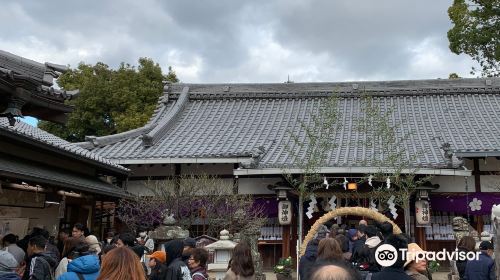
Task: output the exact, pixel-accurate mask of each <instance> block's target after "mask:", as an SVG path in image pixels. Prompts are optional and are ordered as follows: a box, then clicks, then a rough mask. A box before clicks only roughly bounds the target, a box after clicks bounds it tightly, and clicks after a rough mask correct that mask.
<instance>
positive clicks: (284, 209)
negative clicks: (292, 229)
mask: <svg viewBox="0 0 500 280" xmlns="http://www.w3.org/2000/svg"><path fill="white" fill-rule="evenodd" d="M278 220H279V222H280V225H284V226H285V225H289V224H291V223H292V203H291V202H290V201H288V200H283V201H280V202H279V203H278Z"/></svg>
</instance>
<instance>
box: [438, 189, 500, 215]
mask: <svg viewBox="0 0 500 280" xmlns="http://www.w3.org/2000/svg"><path fill="white" fill-rule="evenodd" d="M468 202H469V203H467V196H466V195H465V194H453V195H439V196H438V195H434V196H431V210H432V211H445V212H455V213H458V214H467V208H468V209H469V214H470V215H490V214H491V207H492V206H493V205H494V204H500V194H498V193H469V195H468ZM471 203H472V205H471Z"/></svg>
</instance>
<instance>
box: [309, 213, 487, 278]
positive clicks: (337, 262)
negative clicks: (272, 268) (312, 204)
mask: <svg viewBox="0 0 500 280" xmlns="http://www.w3.org/2000/svg"><path fill="white" fill-rule="evenodd" d="M383 244H389V245H392V247H394V248H395V249H396V251H397V252H404V251H407V252H409V253H408V254H407V255H405V257H403V254H399V255H398V256H397V258H398V259H397V260H396V262H395V263H394V264H393V265H391V266H390V267H382V266H381V265H380V264H379V262H377V260H376V258H375V253H376V250H377V248H378V247H379V246H381V245H383ZM475 246H476V242H475V241H474V239H473V238H472V237H470V236H466V237H464V238H462V240H461V241H460V242H459V245H458V248H457V249H458V251H459V252H460V251H464V252H466V253H467V252H473V251H474V249H475ZM479 250H480V254H479V259H478V260H466V261H461V262H457V263H456V266H457V269H458V271H459V274H460V275H459V277H460V279H461V280H462V279H465V280H494V279H495V265H494V261H493V259H492V255H493V245H492V243H491V242H489V241H483V242H481V244H480V245H479ZM419 252H424V251H423V250H422V249H421V247H420V246H419V245H418V244H416V243H408V238H407V236H405V235H404V234H393V226H392V224H391V223H389V222H385V223H376V224H375V225H368V223H367V222H366V221H364V220H361V221H360V223H359V225H358V226H357V227H356V228H353V229H349V230H347V229H345V227H344V226H338V225H336V224H335V225H333V226H332V228H331V229H329V228H328V227H327V226H325V225H323V226H322V227H321V228H320V230H319V231H318V232H317V234H316V236H315V238H314V239H313V240H312V241H311V242H309V243H308V245H307V248H306V251H305V254H304V256H302V257H301V259H300V262H299V274H300V279H301V280H310V279H312V280H351V279H367V280H369V279H372V280H377V279H381V280H382V279H383V280H391V279H397V280H405V279H413V280H432V274H431V273H430V271H429V269H428V266H427V261H426V260H419V261H416V255H417V253H419Z"/></svg>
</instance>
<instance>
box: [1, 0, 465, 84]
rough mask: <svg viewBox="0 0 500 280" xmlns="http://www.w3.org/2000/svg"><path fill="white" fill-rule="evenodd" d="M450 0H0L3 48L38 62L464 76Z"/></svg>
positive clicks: (264, 76) (201, 70) (298, 74)
mask: <svg viewBox="0 0 500 280" xmlns="http://www.w3.org/2000/svg"><path fill="white" fill-rule="evenodd" d="M450 4H451V0H449V1H437V2H436V1H431V0H423V1H397V0H382V1H368V0H363V1H361V0H353V1H327V0H313V1H306V0H303V1H299V0H288V1H285V0H275V1H264V0H257V1H237V0H221V1H206V0H186V1H181V0H171V1H155V0H145V1H128V0H127V1H119V0H112V1H99V0H89V1H63V0H53V1H36V0H25V1H18V2H11V3H7V4H4V5H3V8H2V10H0V17H2V19H3V22H4V26H3V27H4V28H3V32H2V33H1V34H0V48H2V49H5V50H7V51H10V52H13V53H16V54H19V55H22V56H26V57H28V58H32V59H35V60H40V61H51V62H55V63H64V64H66V63H68V64H71V65H72V66H76V65H77V63H78V62H80V61H84V62H86V63H95V62H97V61H102V62H105V63H107V64H109V65H111V66H117V65H118V64H119V63H120V62H122V61H124V62H128V63H135V62H136V61H137V59H138V58H139V57H144V56H147V57H151V58H153V59H154V60H155V61H157V62H159V63H160V64H161V65H162V67H163V68H164V70H166V68H167V66H168V65H172V66H173V67H174V69H175V70H176V71H177V72H178V75H179V77H180V78H181V80H182V81H185V82H283V81H285V80H286V78H287V75H291V78H292V80H295V81H297V82H301V81H303V82H305V81H339V80H363V79H419V78H438V77H441V78H443V77H446V76H447V75H448V74H449V73H451V72H458V73H459V74H461V75H467V73H468V70H469V69H470V66H471V65H472V61H471V60H470V58H468V57H465V56H456V55H453V54H451V52H450V51H449V50H448V49H447V39H446V31H447V30H448V29H449V27H450V23H449V19H448V16H447V8H448V6H449V5H450Z"/></svg>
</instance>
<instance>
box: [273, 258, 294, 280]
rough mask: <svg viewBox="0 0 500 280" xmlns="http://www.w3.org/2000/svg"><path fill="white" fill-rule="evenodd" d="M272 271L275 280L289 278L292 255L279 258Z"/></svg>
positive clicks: (290, 277)
mask: <svg viewBox="0 0 500 280" xmlns="http://www.w3.org/2000/svg"><path fill="white" fill-rule="evenodd" d="M274 273H275V274H276V279H277V280H291V279H292V257H288V258H281V259H279V261H278V264H277V265H275V266H274Z"/></svg>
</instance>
